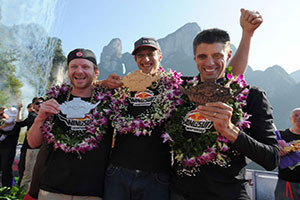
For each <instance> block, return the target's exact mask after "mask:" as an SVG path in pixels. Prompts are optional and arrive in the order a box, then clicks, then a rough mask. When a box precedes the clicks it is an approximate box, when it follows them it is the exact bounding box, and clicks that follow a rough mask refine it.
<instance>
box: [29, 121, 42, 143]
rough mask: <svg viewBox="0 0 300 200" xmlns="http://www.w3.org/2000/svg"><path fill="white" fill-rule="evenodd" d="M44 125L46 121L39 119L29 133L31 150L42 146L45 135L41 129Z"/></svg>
mask: <svg viewBox="0 0 300 200" xmlns="http://www.w3.org/2000/svg"><path fill="white" fill-rule="evenodd" d="M43 123H44V120H40V119H39V118H38V117H37V118H36V119H35V120H34V123H33V124H32V126H31V128H30V129H29V131H28V133H27V140H28V144H29V146H30V147H31V148H35V147H38V146H40V145H41V144H42V141H43V135H42V129H41V127H42V125H43Z"/></svg>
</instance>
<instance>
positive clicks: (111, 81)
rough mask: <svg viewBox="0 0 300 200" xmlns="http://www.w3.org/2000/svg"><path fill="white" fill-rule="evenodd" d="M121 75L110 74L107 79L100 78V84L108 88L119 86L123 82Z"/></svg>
mask: <svg viewBox="0 0 300 200" xmlns="http://www.w3.org/2000/svg"><path fill="white" fill-rule="evenodd" d="M121 79H122V77H120V76H118V75H117V74H110V75H109V76H108V78H107V79H104V80H101V81H100V84H101V86H104V87H107V88H109V89H114V88H118V87H121V86H122V85H123V83H122V82H121Z"/></svg>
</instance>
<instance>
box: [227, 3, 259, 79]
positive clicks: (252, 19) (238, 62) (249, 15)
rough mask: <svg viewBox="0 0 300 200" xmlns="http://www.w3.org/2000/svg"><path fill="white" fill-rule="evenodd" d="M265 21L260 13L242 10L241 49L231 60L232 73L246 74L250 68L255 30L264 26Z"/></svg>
mask: <svg viewBox="0 0 300 200" xmlns="http://www.w3.org/2000/svg"><path fill="white" fill-rule="evenodd" d="M262 22H263V19H262V16H261V15H260V14H259V12H256V11H249V10H245V9H243V8H242V9H241V17H240V24H241V27H242V29H243V33H242V39H241V42H240V44H239V47H238V49H237V51H236V53H235V55H234V57H233V58H232V59H231V61H230V63H229V66H232V73H233V74H235V75H238V74H244V73H245V72H246V69H247V66H248V57H249V52H250V44H251V39H252V36H253V34H254V32H255V30H256V29H257V28H258V27H259V26H260V25H261V24H262Z"/></svg>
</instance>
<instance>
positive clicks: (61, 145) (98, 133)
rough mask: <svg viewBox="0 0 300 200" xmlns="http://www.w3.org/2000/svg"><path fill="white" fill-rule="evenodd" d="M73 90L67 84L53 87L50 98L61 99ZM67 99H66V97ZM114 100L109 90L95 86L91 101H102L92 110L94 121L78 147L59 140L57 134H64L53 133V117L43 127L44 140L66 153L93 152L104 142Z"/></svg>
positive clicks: (89, 125)
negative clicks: (111, 103)
mask: <svg viewBox="0 0 300 200" xmlns="http://www.w3.org/2000/svg"><path fill="white" fill-rule="evenodd" d="M70 89H71V86H70V85H69V84H67V83H64V84H62V85H61V86H57V85H56V86H52V87H51V88H50V89H49V92H48V97H49V98H55V99H57V98H59V97H61V95H64V96H65V95H66V94H67V92H68V91H69V90H70ZM64 98H65V97H64ZM111 99H112V94H111V92H110V91H109V90H105V89H104V88H101V87H100V86H95V88H94V96H93V99H92V100H91V102H92V103H96V102H98V101H101V103H100V104H99V105H98V106H97V108H94V109H93V110H91V115H92V121H91V123H89V124H88V125H87V126H86V136H87V137H85V138H84V139H83V140H81V141H78V144H77V145H76V146H73V144H70V143H68V142H66V141H63V140H57V138H56V134H64V133H52V132H51V130H52V127H53V125H54V124H53V123H52V120H53V116H51V117H48V118H47V120H46V121H45V122H44V124H43V126H42V133H43V135H44V138H45V139H46V140H47V142H48V144H49V143H53V148H54V149H60V150H62V151H64V152H65V153H75V152H76V153H79V154H80V153H85V152H86V151H91V150H93V149H94V148H96V147H98V143H99V142H100V141H101V140H102V138H103V135H104V134H105V133H106V130H105V126H106V125H107V121H108V120H107V116H108V115H110V113H111V108H110V107H109V103H110V101H111Z"/></svg>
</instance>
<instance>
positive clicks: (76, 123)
mask: <svg viewBox="0 0 300 200" xmlns="http://www.w3.org/2000/svg"><path fill="white" fill-rule="evenodd" d="M67 61H68V73H69V79H70V81H71V84H62V85H61V86H54V87H52V88H51V89H50V90H49V92H48V94H47V98H48V100H47V101H46V102H44V103H43V104H41V107H40V110H39V113H38V115H37V117H36V119H35V121H34V123H33V125H32V127H31V128H30V130H29V132H28V135H27V138H28V143H29V145H30V146H31V147H36V146H39V145H41V143H42V141H43V140H46V142H47V144H48V153H47V155H45V156H46V157H47V158H46V161H45V163H44V166H45V169H44V172H43V174H42V177H41V182H40V192H39V198H38V199H40V200H54V199H55V200H57V199H89V200H96V199H97V200H99V199H102V196H103V184H104V172H105V169H106V165H107V161H108V155H109V152H110V148H111V138H112V130H111V129H110V128H109V126H108V122H107V121H108V112H109V111H110V108H109V105H110V99H111V93H110V92H109V91H108V90H107V89H105V88H102V87H100V86H97V85H94V84H93V82H94V80H96V78H97V76H98V74H99V70H98V67H97V63H96V57H95V54H94V53H93V52H92V51H90V50H88V49H75V50H73V51H71V52H70V53H69V54H68V58H67ZM37 162H39V161H37Z"/></svg>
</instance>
